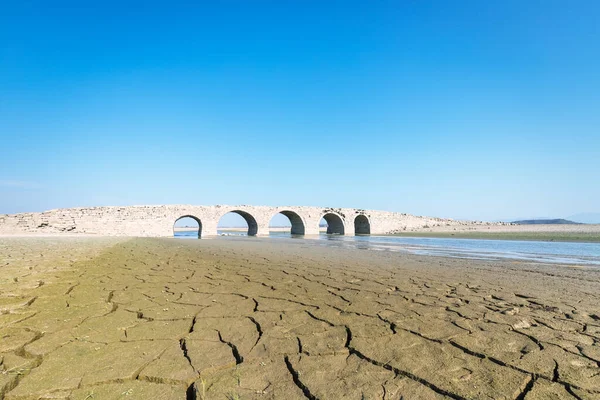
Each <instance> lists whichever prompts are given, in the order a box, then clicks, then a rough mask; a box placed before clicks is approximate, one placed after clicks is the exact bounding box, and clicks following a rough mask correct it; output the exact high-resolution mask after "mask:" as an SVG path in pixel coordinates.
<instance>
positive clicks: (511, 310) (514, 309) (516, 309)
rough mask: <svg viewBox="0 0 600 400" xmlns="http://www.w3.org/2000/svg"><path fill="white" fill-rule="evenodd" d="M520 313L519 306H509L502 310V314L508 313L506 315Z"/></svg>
mask: <svg viewBox="0 0 600 400" xmlns="http://www.w3.org/2000/svg"><path fill="white" fill-rule="evenodd" d="M518 313H519V307H511V308H508V309H506V310H504V311H502V314H506V315H515V314H518Z"/></svg>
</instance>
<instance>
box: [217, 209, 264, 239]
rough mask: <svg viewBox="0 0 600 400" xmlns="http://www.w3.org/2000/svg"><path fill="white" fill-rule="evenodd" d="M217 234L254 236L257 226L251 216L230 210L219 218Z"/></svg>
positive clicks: (243, 212) (240, 211)
mask: <svg viewBox="0 0 600 400" xmlns="http://www.w3.org/2000/svg"><path fill="white" fill-rule="evenodd" d="M217 233H219V234H220V235H222V236H236V235H237V236H246V235H247V236H256V234H257V233H258V224H257V223H256V219H254V217H253V216H252V215H251V214H249V213H247V212H245V211H242V210H232V211H229V212H228V213H226V214H223V215H222V216H221V218H219V223H218V225H217Z"/></svg>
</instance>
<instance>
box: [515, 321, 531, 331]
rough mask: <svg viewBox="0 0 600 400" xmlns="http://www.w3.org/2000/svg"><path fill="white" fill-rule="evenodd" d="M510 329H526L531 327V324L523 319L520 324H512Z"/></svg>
mask: <svg viewBox="0 0 600 400" xmlns="http://www.w3.org/2000/svg"><path fill="white" fill-rule="evenodd" d="M512 327H513V328H514V329H527V328H529V327H531V324H530V323H529V322H527V321H526V320H524V319H523V320H521V321H520V322H517V323H516V324H514V325H513V326H512Z"/></svg>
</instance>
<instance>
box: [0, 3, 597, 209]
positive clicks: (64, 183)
mask: <svg viewBox="0 0 600 400" xmlns="http://www.w3.org/2000/svg"><path fill="white" fill-rule="evenodd" d="M21 3H25V4H21ZM199 3H200V4H197V5H195V6H192V5H190V4H186V3H179V2H169V3H152V2H137V3H136V2H128V4H127V5H125V4H124V3H123V2H111V1H105V2H99V3H97V6H96V7H90V6H82V5H81V4H83V3H81V2H60V1H58V2H52V4H50V3H48V2H11V3H6V4H3V7H2V8H3V10H2V13H1V14H0V137H1V146H0V213H14V212H24V211H42V210H45V209H51V208H60V207H73V206H95V205H130V204H179V203H181V204H258V205H261V204H264V205H323V206H335V207H359V208H367V209H383V210H392V211H400V212H408V213H412V214H420V215H435V216H443V217H453V218H472V219H491V220H496V219H505V218H518V217H536V216H552V217H562V216H568V215H571V214H575V213H579V212H600V208H599V207H600V205H599V204H600V202H598V199H599V198H600V184H598V181H599V178H598V176H600V112H599V110H600V73H598V71H600V24H598V17H599V16H600V3H598V2H596V1H574V2H565V1H552V0H547V1H541V0H538V1H535V0H532V1H527V2H523V1H502V2H484V1H457V2H448V1H423V2H417V1H404V2H395V1H394V2H392V1H376V2H366V1H364V2H354V1H343V2H342V1H339V2H338V1H332V2H322V1H319V2H317V1H314V2H313V1H257V2H247V1H212V2H199Z"/></svg>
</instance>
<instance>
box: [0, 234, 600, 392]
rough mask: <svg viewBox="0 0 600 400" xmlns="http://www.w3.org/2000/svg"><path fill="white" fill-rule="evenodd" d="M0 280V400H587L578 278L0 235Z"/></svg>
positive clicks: (592, 323) (289, 244) (358, 256)
mask: <svg viewBox="0 0 600 400" xmlns="http://www.w3.org/2000/svg"><path fill="white" fill-rule="evenodd" d="M0 272H1V274H0V311H1V313H0V398H6V399H11V400H12V399H15V400H16V399H39V398H44V399H50V398H52V399H81V400H84V399H85V400H87V399H120V398H137V399H185V398H187V399H272V398H285V399H289V400H291V399H306V398H308V399H341V398H345V399H416V398H418V399H443V398H450V399H526V400H532V399H600V368H599V364H600V273H599V271H598V270H594V269H593V268H589V269H588V268H585V267H578V268H573V267H567V266H548V265H540V264H531V263H517V262H509V261H504V262H483V261H475V260H457V259H443V258H432V257H424V256H409V255H405V254H401V253H391V252H374V251H361V250H350V249H340V248H329V247H321V246H316V245H314V244H310V243H309V242H306V241H298V240H296V241H273V240H268V239H260V240H252V239H247V240H219V239H217V240H200V241H177V240H173V239H130V240H124V239H114V238H113V239H109V238H104V239H103V238H94V239H90V238H45V239H44V238H29V239H26V238H11V239H0Z"/></svg>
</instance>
